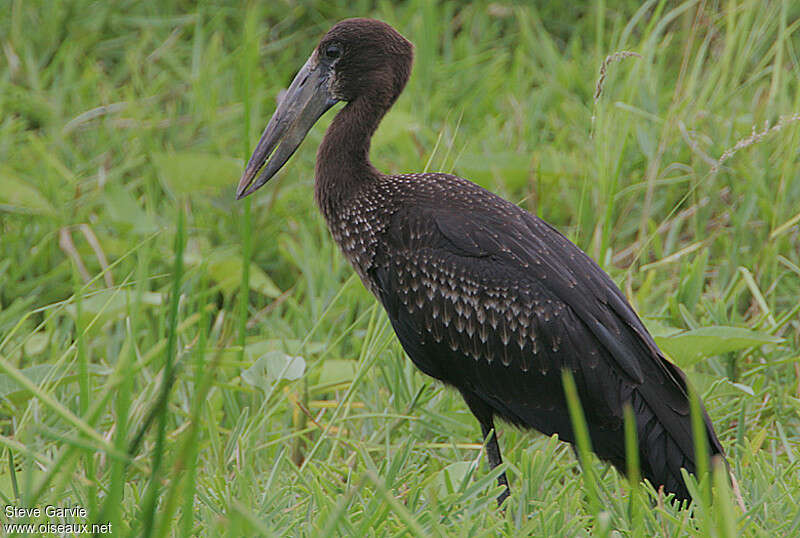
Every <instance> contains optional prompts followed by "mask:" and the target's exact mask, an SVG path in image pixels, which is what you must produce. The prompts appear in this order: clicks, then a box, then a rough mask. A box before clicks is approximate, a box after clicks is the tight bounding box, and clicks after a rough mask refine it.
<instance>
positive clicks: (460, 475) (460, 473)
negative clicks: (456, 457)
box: [433, 461, 474, 497]
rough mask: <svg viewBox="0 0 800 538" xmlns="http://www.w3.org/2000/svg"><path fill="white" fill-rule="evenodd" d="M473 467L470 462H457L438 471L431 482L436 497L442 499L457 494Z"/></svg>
mask: <svg viewBox="0 0 800 538" xmlns="http://www.w3.org/2000/svg"><path fill="white" fill-rule="evenodd" d="M473 465H474V464H473V462H471V461H457V462H455V463H451V464H450V465H448V466H447V467H445V468H444V469H442V470H441V471H439V473H438V474H437V475H436V478H435V479H434V481H433V488H434V489H435V490H436V493H437V496H439V497H444V496H446V495H450V494H451V493H455V492H457V491H458V490H459V489H460V488H461V484H462V483H463V482H464V480H465V479H466V478H467V476H468V474H469V472H470V469H472V468H473Z"/></svg>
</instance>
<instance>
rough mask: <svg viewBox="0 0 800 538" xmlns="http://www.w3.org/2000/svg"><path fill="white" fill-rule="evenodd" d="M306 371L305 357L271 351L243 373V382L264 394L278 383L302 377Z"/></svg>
mask: <svg viewBox="0 0 800 538" xmlns="http://www.w3.org/2000/svg"><path fill="white" fill-rule="evenodd" d="M305 370H306V361H305V359H303V357H299V356H298V357H293V356H291V355H287V354H286V353H284V352H282V351H277V350H276V351H269V352H267V353H265V354H264V355H262V356H261V357H259V358H258V360H257V361H256V362H254V363H253V365H252V366H251V367H250V368H248V369H247V370H244V371H243V372H242V380H243V381H244V382H245V383H247V384H248V385H251V386H253V387H256V388H259V389H261V390H263V391H264V392H267V391H269V390H270V388H271V387H272V385H273V384H275V383H276V382H278V381H282V380H285V381H292V380H294V379H299V378H300V377H302V375H303V372H305Z"/></svg>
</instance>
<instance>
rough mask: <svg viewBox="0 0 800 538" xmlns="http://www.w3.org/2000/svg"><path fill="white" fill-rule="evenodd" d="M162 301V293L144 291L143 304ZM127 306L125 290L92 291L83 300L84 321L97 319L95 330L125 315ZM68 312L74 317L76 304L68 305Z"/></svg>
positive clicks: (94, 325) (151, 304)
mask: <svg viewBox="0 0 800 538" xmlns="http://www.w3.org/2000/svg"><path fill="white" fill-rule="evenodd" d="M162 303H163V297H162V295H161V294H160V293H155V292H150V291H146V292H143V293H142V305H147V306H160V305H161V304H162ZM127 307H128V294H127V293H126V292H125V290H116V289H104V290H101V291H98V292H96V293H92V294H91V295H87V296H86V297H84V298H83V300H82V302H81V312H82V315H83V318H84V323H90V322H92V320H94V319H97V321H95V322H94V324H93V325H92V328H93V329H95V330H96V329H99V328H101V327H102V326H103V325H104V324H105V323H106V322H108V321H111V320H113V319H116V318H118V317H120V316H122V315H124V314H125V312H126V311H127ZM67 312H68V313H69V315H70V316H72V317H73V318H74V317H75V316H76V312H77V309H76V307H75V305H74V304H70V305H67Z"/></svg>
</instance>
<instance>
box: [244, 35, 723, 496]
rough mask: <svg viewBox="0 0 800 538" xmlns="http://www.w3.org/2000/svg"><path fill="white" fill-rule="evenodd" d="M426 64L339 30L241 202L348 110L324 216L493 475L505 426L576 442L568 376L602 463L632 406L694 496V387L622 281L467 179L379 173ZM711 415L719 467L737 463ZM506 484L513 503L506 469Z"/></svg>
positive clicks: (657, 453)
mask: <svg viewBox="0 0 800 538" xmlns="http://www.w3.org/2000/svg"><path fill="white" fill-rule="evenodd" d="M412 58H413V46H412V44H411V43H410V42H409V41H407V40H406V39H405V38H404V37H403V36H402V35H400V34H399V33H398V32H397V31H396V30H395V29H394V28H392V27H391V26H389V25H388V24H386V23H383V22H380V21H376V20H370V19H348V20H344V21H342V22H340V23H338V24H336V25H335V26H333V27H332V28H331V29H330V30H329V31H328V33H327V34H325V36H324V37H323V38H322V40H321V41H320V42H319V44H318V45H317V47H316V48H315V49H314V52H313V53H312V54H311V57H310V58H309V59H308V61H307V62H306V63H305V65H304V66H303V68H302V69H301V70H300V72H299V73H298V74H297V76H296V78H295V79H294V81H293V82H292V83H291V85H290V87H289V89H288V90H287V92H286V94H285V96H284V97H283V99H282V100H281V102H280V103H279V105H278V107H277V110H276V111H275V113H274V115H273V116H272V118H271V119H270V121H269V124H268V125H267V127H266V129H265V130H264V133H263V135H262V137H261V139H260V140H259V142H258V145H257V147H256V149H255V151H254V152H253V155H252V157H251V158H250V161H249V162H248V164H247V168H246V170H245V172H244V174H243V176H242V179H241V182H240V183H239V186H238V189H237V191H236V196H237V198H242V197H244V196H247V195H248V194H250V193H252V192H253V191H255V190H256V189H258V188H259V187H261V186H262V185H264V184H265V183H266V182H267V181H268V180H269V179H270V178H271V177H272V176H274V175H275V173H276V172H277V171H278V170H279V169H280V168H281V167H282V166H283V165H284V164H285V163H286V161H287V160H288V159H289V157H291V155H292V154H293V153H294V151H295V150H296V149H297V147H298V146H299V145H300V143H301V142H302V140H303V138H304V137H305V135H306V133H307V132H308V131H309V129H311V127H312V125H314V123H315V122H316V121H317V120H318V119H319V118H320V116H322V115H323V114H324V113H325V111H327V110H328V109H329V108H331V106H333V105H334V104H335V103H337V102H339V101H344V102H346V103H347V104H346V105H345V106H344V108H342V109H341V110H340V111H339V113H338V114H337V115H336V117H335V118H334V120H333V122H332V123H331V125H330V127H329V128H328V131H327V132H326V133H325V137H324V139H323V141H322V144H321V145H320V147H319V150H318V152H317V163H316V182H315V189H314V191H315V198H316V201H317V204H318V205H319V208H320V210H321V211H322V214H323V215H324V217H325V220H326V221H327V223H328V227H329V228H330V231H331V234H332V235H333V238H334V240H335V241H336V243H337V244H338V245H339V246H340V247H341V249H342V251H343V253H344V255H345V257H346V258H347V259H348V260H349V261H350V263H351V264H352V265H353V267H354V268H355V270H356V272H357V273H358V275H359V276H360V277H361V280H362V281H363V283H364V285H365V286H366V287H367V288H368V289H369V290H370V291H371V292H372V293H373V294H374V295H375V296H376V297H377V298H378V300H379V301H380V302H381V304H382V305H383V307H384V308H385V309H386V312H387V314H388V316H389V319H390V320H391V323H392V326H393V328H394V330H395V332H396V334H397V337H398V339H399V340H400V343H401V344H402V346H403V349H404V350H405V351H406V353H407V354H408V356H409V357H410V358H411V360H412V361H413V362H414V364H415V365H416V366H417V367H419V369H420V370H422V371H423V372H424V373H426V374H428V375H429V376H431V377H434V378H436V379H438V380H441V381H443V382H444V383H446V384H448V385H451V386H453V387H455V388H456V389H458V390H459V391H460V392H461V394H462V396H463V397H464V400H465V401H466V403H467V405H468V406H469V409H470V410H471V411H472V413H473V414H474V415H475V417H476V418H477V419H478V422H479V423H480V425H481V429H482V431H483V436H484V439H485V442H486V453H487V458H488V461H489V465H490V466H491V467H495V466H497V465H499V464H500V463H501V457H500V447H499V445H498V442H497V437H496V436H495V433H494V422H493V419H494V418H495V417H499V418H501V419H504V420H505V421H508V422H510V423H512V424H514V425H517V426H520V427H523V428H533V429H536V430H538V431H540V432H542V433H544V434H546V435H552V434H554V433H557V434H558V436H559V437H560V438H561V439H562V440H565V441H569V442H574V441H575V436H574V433H573V428H572V423H571V421H570V415H569V412H568V408H567V401H566V398H565V393H564V389H563V386H562V370H564V369H566V370H568V371H570V372H571V373H572V375H573V376H574V380H575V384H576V387H577V389H578V395H579V397H580V401H581V403H582V406H583V408H584V412H585V416H586V421H587V425H588V429H589V435H590V439H591V445H592V448H593V450H594V451H595V452H596V453H597V455H598V456H599V457H600V458H602V459H604V460H607V461H609V462H611V463H612V464H613V465H614V466H615V467H617V468H618V469H619V470H621V471H623V472H624V471H625V470H626V456H625V441H624V433H623V431H624V429H623V409H624V405H625V404H629V405H630V406H631V408H632V410H633V413H634V416H635V420H636V430H637V437H638V442H639V461H640V464H641V472H642V475H643V476H644V477H646V478H648V479H649V480H650V482H651V483H652V484H653V485H654V486H656V487H659V486H663V487H664V488H665V489H666V491H668V492H672V493H674V494H675V496H676V498H677V499H687V498H689V492H688V490H687V488H686V485H685V484H684V481H683V479H682V477H681V473H680V469H681V468H685V469H686V470H687V471H689V472H690V473H694V472H695V471H696V469H697V466H696V462H695V444H694V440H693V434H692V427H691V420H690V415H689V397H688V389H687V385H686V377H685V375H684V374H683V372H682V371H681V370H680V369H679V368H678V367H677V366H675V365H674V364H672V363H671V362H669V361H668V360H667V359H665V358H664V355H663V354H662V353H661V352H660V351H659V349H658V347H657V346H656V344H655V342H654V341H653V338H652V337H651V336H650V334H649V333H648V332H647V329H646V328H645V326H644V325H643V324H642V322H641V321H640V319H639V318H638V317H637V315H636V313H635V312H634V311H633V308H632V307H631V306H630V304H628V301H627V300H626V299H625V296H624V295H623V294H622V292H621V291H620V290H619V289H618V288H617V286H616V285H615V284H614V282H613V281H612V280H611V278H610V277H609V276H608V275H607V274H606V273H605V272H603V270H602V269H600V267H599V266H598V265H597V264H596V263H595V262H594V261H593V260H592V259H591V258H589V257H588V256H587V255H586V254H585V253H584V252H582V251H581V250H580V249H579V248H578V247H576V246H575V245H574V244H573V243H571V242H570V241H569V240H567V239H566V238H565V237H564V236H563V235H561V234H560V233H559V232H558V231H557V230H555V229H554V228H553V227H551V226H550V225H549V224H547V223H546V222H544V221H542V220H540V219H538V218H537V217H535V216H533V215H531V214H530V213H528V212H526V211H524V210H523V209H521V208H520V207H518V206H516V205H514V204H512V203H510V202H508V201H506V200H504V199H502V198H500V197H499V196H496V195H495V194H492V193H491V192H489V191H487V190H485V189H483V188H481V187H479V186H478V185H476V184H474V183H472V182H470V181H467V180H466V179H462V178H460V177H456V176H453V175H450V174H443V173H425V174H403V175H386V174H382V173H381V172H379V171H378V170H377V169H376V168H375V167H374V166H373V165H372V163H371V162H370V160H369V148H370V139H371V137H372V134H373V133H374V132H375V129H376V128H377V127H378V124H379V123H380V121H381V118H382V117H383V115H384V114H385V113H386V111H387V110H389V108H390V107H391V106H392V104H394V102H395V100H396V99H397V98H398V96H399V95H400V93H401V92H402V90H403V88H404V87H405V85H406V82H407V81H408V78H409V75H410V72H411V63H412ZM276 147H277V149H276ZM702 413H703V419H704V422H705V434H706V436H707V440H708V442H707V443H706V444H707V446H708V447H709V449H710V454H709V456H715V455H719V456H720V457H721V458H723V459H724V456H723V450H722V446H721V445H720V442H719V440H718V439H717V436H716V434H715V433H714V428H713V426H712V424H711V420H710V419H709V417H708V414H707V413H706V412H705V410H703V411H702ZM498 482H499V483H500V484H501V485H504V486H506V489H505V490H504V493H503V494H502V495H501V496H500V498H499V499H498V501H499V502H502V500H503V499H504V498H505V497H507V496H508V495H509V490H508V481H507V479H506V476H505V473H503V474H502V475H500V477H499V478H498Z"/></svg>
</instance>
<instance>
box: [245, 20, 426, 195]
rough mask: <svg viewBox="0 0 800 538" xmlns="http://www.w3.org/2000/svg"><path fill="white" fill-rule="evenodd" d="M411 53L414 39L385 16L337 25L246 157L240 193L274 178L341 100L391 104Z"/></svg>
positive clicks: (405, 76) (403, 81)
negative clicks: (406, 36)
mask: <svg viewBox="0 0 800 538" xmlns="http://www.w3.org/2000/svg"><path fill="white" fill-rule="evenodd" d="M412 59H413V45H412V44H411V43H410V42H409V41H408V40H407V39H405V38H404V37H403V36H402V35H400V34H399V33H398V32H397V30H395V29H394V28H392V27H391V26H389V25H388V24H386V23H385V22H381V21H378V20H374V19H346V20H343V21H341V22H339V23H337V24H336V25H334V26H333V27H332V28H331V29H330V30H328V33H326V34H325V36H324V37H323V38H322V39H321V40H320V42H319V44H318V45H317V46H316V48H315V49H314V52H312V53H311V56H310V57H309V58H308V60H307V61H306V63H305V65H303V67H302V69H300V71H299V72H298V73H297V76H296V77H295V78H294V80H293V81H292V83H291V84H290V85H289V88H288V89H287V90H286V92H285V94H284V96H283V98H282V99H281V101H280V103H279V104H278V108H277V109H276V110H275V113H274V114H273V115H272V118H271V119H270V120H269V123H268V124H267V127H266V129H264V133H263V134H262V135H261V139H260V140H259V141H258V145H257V146H256V149H255V150H254V151H253V155H252V156H251V157H250V161H249V162H248V163H247V168H246V169H245V171H244V174H243V175H242V179H241V180H240V181H239V186H238V188H237V189H236V198H237V199H239V198H243V197H245V196H247V195H248V194H251V193H252V192H254V191H255V190H257V189H258V188H259V187H261V186H262V185H264V184H265V183H266V182H267V181H269V180H270V178H272V176H274V175H275V174H276V173H277V172H278V170H280V168H281V167H282V166H283V165H284V164H285V163H286V161H288V160H289V157H291V156H292V154H293V153H294V152H295V150H296V149H297V147H298V146H299V145H300V143H301V142H302V141H303V138H305V136H306V134H307V133H308V131H309V130H310V129H311V127H312V126H313V125H314V124H315V123H316V122H317V120H318V119H319V118H320V117H321V116H322V115H323V114H324V113H325V112H326V111H327V110H328V109H329V108H331V107H332V106H333V105H334V104H336V103H337V102H339V101H345V102H352V101H356V100H358V99H369V100H371V101H373V102H375V103H376V104H377V105H378V106H381V107H385V108H388V107H389V106H391V104H392V103H393V102H394V101H395V99H397V97H398V96H399V95H400V92H402V91H403V87H404V86H405V84H406V82H407V81H408V77H409V75H410V73H411V62H412ZM276 148H277V149H276Z"/></svg>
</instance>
